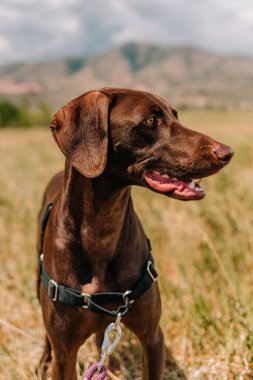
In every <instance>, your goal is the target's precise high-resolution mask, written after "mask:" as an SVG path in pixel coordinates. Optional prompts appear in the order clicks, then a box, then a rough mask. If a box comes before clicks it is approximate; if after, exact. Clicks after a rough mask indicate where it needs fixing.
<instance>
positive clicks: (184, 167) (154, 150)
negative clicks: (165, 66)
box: [51, 88, 233, 200]
mask: <svg viewBox="0 0 253 380" xmlns="http://www.w3.org/2000/svg"><path fill="white" fill-rule="evenodd" d="M51 129H52V131H53V135H54V137H55V140H56V142H57V144H58V145H59V147H60V149H61V150H62V152H63V153H64V155H65V156H66V158H67V160H68V161H70V163H71V164H72V165H73V166H74V167H75V168H76V169H77V170H78V171H79V172H80V173H81V174H83V175H84V176H86V177H89V178H94V177H97V176H99V175H101V174H102V173H105V174H106V173H107V174H108V175H110V176H113V177H115V179H117V180H120V181H121V182H122V185H123V186H128V185H134V184H135V185H139V186H144V187H148V188H150V189H152V190H154V191H156V192H159V193H163V194H165V195H168V196H170V197H173V198H177V199H181V200H197V199H202V198H203V197H204V196H205V192H204V189H203V188H202V186H201V185H200V181H199V180H200V179H201V178H203V177H207V176H209V175H211V174H214V173H216V172H218V171H219V170H220V169H221V168H223V167H224V166H225V165H226V164H227V163H228V162H229V161H230V160H231V158H232V156H233V151H232V149H231V148H230V147H229V146H226V145H224V144H221V143H219V142H217V141H215V140H213V139H212V138H210V137H208V136H206V135H204V134H201V133H199V132H196V131H193V130H190V129H188V128H185V127H184V126H183V125H182V124H181V123H180V121H179V120H178V117H177V112H176V111H175V110H174V109H173V108H172V107H171V106H170V105H169V104H168V103H167V102H166V101H165V100H164V99H162V98H160V97H158V96H155V95H152V94H150V93H147V92H143V91H134V90H127V89H114V88H104V89H102V90H100V91H91V92H87V93H86V94H84V95H82V96H80V97H79V98H77V99H74V100H72V101H71V102H70V103H69V104H67V105H66V106H65V107H63V108H62V109H61V110H60V111H59V112H58V113H57V114H56V115H55V116H54V119H53V122H52V124H51Z"/></svg>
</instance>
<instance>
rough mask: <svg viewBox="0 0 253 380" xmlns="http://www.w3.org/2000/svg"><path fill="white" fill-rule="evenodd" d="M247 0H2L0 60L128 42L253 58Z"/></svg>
mask: <svg viewBox="0 0 253 380" xmlns="http://www.w3.org/2000/svg"><path fill="white" fill-rule="evenodd" d="M252 20H253V3H252V1H251V0H224V1H221V2H218V1H215V0H202V1H201V2H200V1H197V0H156V1H155V2H154V1H153V0H127V1H126V0H85V1H84V0H44V1H39V0H2V1H1V3H0V54H1V56H0V61H2V62H3V61H12V60H36V59H51V58H57V57H62V56H76V55H78V56H79V55H84V54H96V53H100V52H103V51H106V50H107V49H109V48H111V47H113V46H116V45H119V44H122V43H125V42H128V41H144V42H151V43H158V44H160V45H169V44H174V45H175V44H193V45H196V46H200V47H205V48H206V49H211V50H216V51H220V52H225V53H230V52H232V53H243V54H248V55H249V54H251V55H252V54H253V52H252V42H253V26H252Z"/></svg>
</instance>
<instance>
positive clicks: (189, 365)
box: [0, 111, 253, 380]
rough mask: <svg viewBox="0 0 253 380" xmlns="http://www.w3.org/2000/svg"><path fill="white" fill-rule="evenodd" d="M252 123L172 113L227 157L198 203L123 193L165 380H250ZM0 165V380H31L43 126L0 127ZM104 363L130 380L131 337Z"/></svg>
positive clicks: (37, 334)
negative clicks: (158, 322)
mask: <svg viewBox="0 0 253 380" xmlns="http://www.w3.org/2000/svg"><path fill="white" fill-rule="evenodd" d="M252 116H253V114H252V113H246V112H244V113H243V114H238V113H235V112H232V111H231V112H207V111H201V112H192V111H187V112H185V113H184V114H183V115H182V116H181V119H182V120H183V121H184V122H185V124H187V125H188V126H190V127H192V128H194V127H195V128H197V129H200V130H202V131H206V133H208V134H210V135H212V136H214V137H215V138H217V139H221V140H222V141H224V142H227V143H230V144H232V145H233V147H234V149H235V151H236V155H235V158H234V160H233V163H231V165H230V166H228V167H227V168H226V169H225V170H224V171H223V172H221V173H220V174H218V175H216V176H214V177H211V178H209V179H208V180H206V188H207V197H206V199H205V200H203V201H201V202H196V203H194V202H190V203H183V202H177V201H174V200H170V199H167V198H165V197H162V196H159V195H156V194H153V193H151V192H150V191H145V190H143V189H134V192H133V193H134V198H135V206H136V209H137V211H138V213H139V215H140V216H141V218H142V220H143V224H144V226H145V230H146V232H147V234H148V235H149V236H150V238H151V240H152V243H153V251H154V256H155V258H156V263H157V266H158V268H159V273H160V288H161V292H162V299H163V315H162V327H163V330H164V332H165V336H166V344H167V347H168V355H167V356H168V358H167V366H166V371H167V372H166V379H170V380H172V379H181V380H182V379H189V380H193V379H194V380H195V379H197V380H202V379H203V380H204V379H210V380H216V379H217V380H218V379H219V380H220V379H229V380H230V379H238V380H246V379H252V378H253V375H252V373H253V308H252V302H251V301H252V294H253V281H252V273H253V258H252V251H253V249H252V248H253V234H252V225H253V213H252V209H253V190H252V183H253V173H252V164H253V149H252V148H253V143H252V137H253V125H252V120H253V118H252ZM0 162H1V172H0V265H1V270H0V281H1V288H0V289H1V290H0V298H1V301H0V307H1V308H0V330H1V331H0V336H1V338H0V346H1V356H0V378H1V379H20V380H21V379H24V380H25V379H32V378H34V367H35V365H36V363H37V361H38V359H39V357H40V353H41V349H42V342H43V325H42V320H41V314H40V309H39V305H38V302H37V299H36V295H35V267H36V264H37V263H36V254H35V225H36V214H37V211H38V208H39V205H40V201H41V196H42V191H43V189H44V187H45V185H46V183H47V182H48V180H49V179H50V177H51V176H52V175H53V174H54V173H55V172H56V171H57V170H59V169H60V168H62V167H63V158H62V156H61V154H60V152H58V150H57V148H56V146H55V144H54V142H53V141H52V138H51V136H50V132H49V131H48V130H47V129H34V130H24V129H20V130H11V129H10V130H2V131H0ZM88 346H89V350H87V348H86V349H85V348H82V349H81V352H80V355H79V366H78V367H79V368H81V369H82V368H83V366H84V364H83V363H85V366H86V365H87V364H88V363H89V362H91V361H92V360H93V359H94V357H95V351H93V344H92V340H91V341H90V342H89V343H88ZM172 357H173V358H174V360H173V359H172ZM113 361H114V367H115V368H116V367H118V368H119V369H118V370H117V371H116V370H115V371H114V373H115V374H116V375H117V376H118V377H119V378H120V379H135V380H136V379H138V378H140V360H139V348H138V346H137V344H136V341H135V339H134V337H133V336H131V335H128V334H127V333H126V334H125V339H124V341H123V342H122V344H121V347H120V348H119V349H118V350H117V351H116V352H115V355H114V360H113ZM79 372H80V371H79Z"/></svg>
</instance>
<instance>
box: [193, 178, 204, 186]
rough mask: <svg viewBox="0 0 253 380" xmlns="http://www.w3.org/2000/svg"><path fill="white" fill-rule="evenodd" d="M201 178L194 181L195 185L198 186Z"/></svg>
mask: <svg viewBox="0 0 253 380" xmlns="http://www.w3.org/2000/svg"><path fill="white" fill-rule="evenodd" d="M202 179H203V178H199V179H195V183H196V185H200V184H201V182H202Z"/></svg>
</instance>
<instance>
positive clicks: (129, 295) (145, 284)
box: [39, 204, 158, 316]
mask: <svg viewBox="0 0 253 380" xmlns="http://www.w3.org/2000/svg"><path fill="white" fill-rule="evenodd" d="M51 208H52V204H50V205H48V207H47V209H46V211H45V213H44V216H43V218H42V232H41V255H40V263H39V265H40V278H41V280H42V282H43V284H44V286H45V288H46V289H47V292H48V296H49V297H50V298H51V300H52V301H54V302H55V301H58V302H61V303H63V304H66V305H70V306H78V307H83V308H86V309H89V310H90V311H93V312H96V313H100V314H106V315H111V316H117V315H118V313H121V315H124V314H125V313H126V312H127V311H128V310H129V308H130V307H131V304H132V303H133V302H134V301H136V300H137V299H138V298H139V297H141V296H142V295H143V294H144V293H145V292H146V291H147V290H148V289H149V287H150V286H151V284H152V283H153V282H154V281H157V278H158V274H157V272H156V270H155V267H154V260H153V258H152V255H151V245H150V241H149V239H147V241H148V260H147V262H146V263H145V265H144V266H143V269H142V272H141V275H140V277H139V279H138V280H137V281H136V283H135V284H134V286H133V287H132V289H130V290H127V291H126V292H124V293H122V292H107V293H94V294H86V293H81V292H80V291H78V290H76V289H72V288H69V287H67V286H65V285H63V284H58V283H57V282H56V281H54V280H53V279H52V278H50V277H49V276H48V274H47V273H46V272H45V269H44V265H43V253H42V252H43V239H44V234H45V229H46V225H47V221H48V218H49V215H50V211H51ZM114 302H121V303H122V304H121V305H120V306H119V307H118V309H117V310H115V311H113V310H108V309H106V308H104V307H103V306H101V305H104V304H106V303H114Z"/></svg>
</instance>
